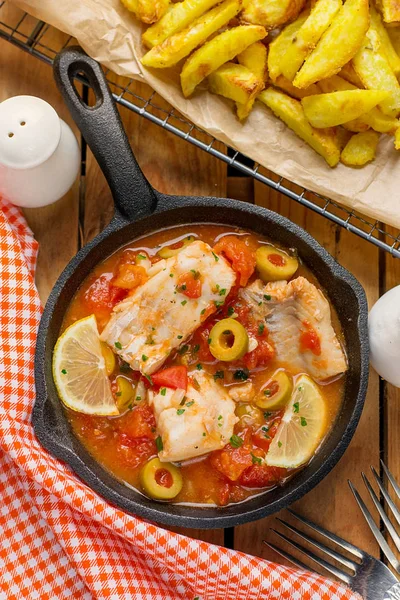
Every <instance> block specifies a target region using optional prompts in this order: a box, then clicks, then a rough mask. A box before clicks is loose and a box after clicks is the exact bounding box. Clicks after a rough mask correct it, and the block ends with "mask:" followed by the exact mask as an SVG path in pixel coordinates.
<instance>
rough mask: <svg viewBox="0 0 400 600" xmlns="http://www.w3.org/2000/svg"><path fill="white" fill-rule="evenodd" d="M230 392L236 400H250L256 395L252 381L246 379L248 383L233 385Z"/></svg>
mask: <svg viewBox="0 0 400 600" xmlns="http://www.w3.org/2000/svg"><path fill="white" fill-rule="evenodd" d="M228 393H229V395H230V397H231V398H232V400H235V402H250V401H251V400H252V399H253V398H254V396H255V392H254V389H253V384H252V382H251V381H246V383H242V384H240V385H232V386H231V387H230V388H229V392H228Z"/></svg>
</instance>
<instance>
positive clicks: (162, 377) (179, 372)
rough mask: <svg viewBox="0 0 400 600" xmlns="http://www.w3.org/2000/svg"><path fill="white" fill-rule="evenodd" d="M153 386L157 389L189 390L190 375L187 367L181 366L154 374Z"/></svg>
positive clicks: (152, 377)
mask: <svg viewBox="0 0 400 600" xmlns="http://www.w3.org/2000/svg"><path fill="white" fill-rule="evenodd" d="M151 379H152V381H153V384H154V385H155V386H156V387H168V388H174V389H180V390H187V385H188V375H187V367H185V366H183V365H181V366H179V365H178V366H176V367H169V368H168V369H163V370H162V371H158V373H154V375H152V376H151Z"/></svg>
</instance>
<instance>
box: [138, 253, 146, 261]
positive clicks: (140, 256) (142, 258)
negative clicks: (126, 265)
mask: <svg viewBox="0 0 400 600" xmlns="http://www.w3.org/2000/svg"><path fill="white" fill-rule="evenodd" d="M136 258H138V259H139V260H146V258H147V256H144V254H138V255H137V256H136Z"/></svg>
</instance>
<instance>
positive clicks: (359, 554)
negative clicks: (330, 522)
mask: <svg viewBox="0 0 400 600" xmlns="http://www.w3.org/2000/svg"><path fill="white" fill-rule="evenodd" d="M287 511H288V512H289V513H290V514H291V515H292V516H293V517H296V519H298V520H299V521H300V523H303V524H304V525H308V527H310V528H311V529H313V530H314V531H316V532H317V533H319V534H320V535H322V536H324V537H325V538H326V539H327V540H329V541H330V542H334V543H335V544H337V545H338V546H340V548H342V549H343V550H347V552H349V553H350V554H352V555H353V556H354V557H355V558H359V559H361V560H362V559H363V558H365V556H366V553H365V552H363V551H362V550H360V549H359V548H357V546H353V544H350V542H347V541H346V540H344V539H343V538H341V537H339V536H338V535H335V534H334V533H331V532H330V531H327V530H326V529H323V527H320V526H319V525H316V524H315V523H313V522H312V521H309V520H308V519H306V518H305V517H301V516H300V515H298V514H297V513H296V512H294V510H292V509H291V508H288V509H287Z"/></svg>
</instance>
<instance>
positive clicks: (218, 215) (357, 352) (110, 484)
mask: <svg viewBox="0 0 400 600" xmlns="http://www.w3.org/2000/svg"><path fill="white" fill-rule="evenodd" d="M78 72H80V73H83V74H84V75H85V76H86V77H87V79H88V80H89V82H90V85H91V86H92V88H93V90H94V92H95V96H96V104H95V106H93V107H88V106H87V105H86V104H84V103H83V101H82V100H81V99H80V97H79V96H78V93H77V92H76V90H75V87H74V84H73V78H74V75H76V74H77V73H78ZM54 73H55V78H56V81H57V85H58V87H59V89H60V91H61V93H62V95H63V96H64V99H65V101H66V103H67V105H68V108H69V110H70V112H71V114H72V116H73V118H74V120H75V122H76V124H77V125H78V127H79V128H80V130H81V131H82V133H83V135H84V137H85V139H86V141H87V143H88V144H89V146H90V148H91V149H92V151H93V153H94V155H95V157H96V159H97V161H98V163H99V165H100V167H101V168H102V170H103V172H104V174H105V176H106V178H107V181H108V183H109V186H110V188H111V191H112V194H113V197H114V201H115V214H114V217H113V219H112V221H111V223H110V225H109V226H108V227H107V228H106V229H105V230H104V231H103V232H102V233H101V234H100V235H98V236H97V237H96V238H95V239H94V240H93V241H92V242H90V243H89V244H87V245H86V246H85V247H84V248H83V249H82V250H80V252H79V253H78V254H77V256H75V258H73V259H72V260H71V262H70V263H69V264H68V266H67V267H66V268H65V269H64V271H63V273H62V274H61V276H60V278H59V279H58V281H57V283H56V285H55V286H54V288H53V290H52V292H51V294H50V297H49V299H48V301H47V304H46V307H45V309H44V313H43V317H42V320H41V323H40V327H39V333H38V340H37V347H36V359H35V377H36V389H37V397H36V403H35V406H34V410H33V417H32V422H33V426H34V430H35V433H36V435H37V437H38V439H39V440H40V442H41V444H42V445H43V446H44V447H45V448H46V449H47V450H49V451H50V452H51V453H52V454H53V455H54V456H56V457H57V458H59V459H62V460H63V461H65V462H66V463H67V464H68V465H69V466H70V467H71V468H72V469H73V470H74V471H75V473H76V474H77V475H79V476H80V477H81V479H83V481H85V482H86V483H87V485H88V486H90V487H91V488H92V489H93V490H95V491H96V492H98V493H99V494H101V495H102V496H103V497H104V498H106V500H108V501H109V502H110V503H112V504H114V505H116V506H118V507H120V508H121V509H123V510H126V511H128V512H130V513H133V514H136V515H139V516H141V517H144V518H147V519H150V520H153V521H156V522H159V523H164V524H167V525H179V526H184V527H196V528H204V529H207V528H216V527H229V526H234V525H238V524H240V523H246V522H247V521H253V520H256V519H260V518H261V517H265V516H266V515H269V514H271V513H274V512H276V511H278V510H280V509H282V508H284V507H286V506H288V505H289V504H291V503H292V502H294V501H295V500H298V499H299V498H301V496H303V495H304V494H305V493H306V492H308V491H309V490H311V488H313V487H314V486H315V485H316V484H317V483H318V482H319V481H321V479H322V478H323V477H325V475H327V473H329V471H330V470H331V469H332V468H333V467H334V466H335V465H336V463H337V462H338V460H339V459H340V457H341V456H342V454H343V453H344V451H345V450H346V448H347V446H348V445H349V442H350V440H351V438H352V436H353V434H354V431H355V429H356V426H357V423H358V420H359V418H360V415H361V411H362V408H363V404H364V398H365V393H366V389H367V379H368V343H367V303H366V298H365V294H364V291H363V289H362V287H361V286H360V284H359V283H358V282H357V281H356V279H355V278H354V277H353V276H352V275H350V273H348V272H347V271H346V270H345V269H343V267H341V266H340V265H338V264H337V263H336V262H335V261H334V260H333V258H332V257H331V256H330V255H329V254H328V253H327V252H326V251H325V250H324V249H323V248H322V247H321V246H320V245H319V244H318V243H317V242H316V241H315V240H314V239H313V238H312V237H311V236H310V235H308V233H306V232H305V231H304V230H303V229H300V228H299V227H297V226H296V225H294V224H293V223H291V222H290V221H289V220H287V219H285V218H283V217H281V216H280V215H278V214H276V213H273V212H271V211H269V210H266V209H264V208H261V207H259V206H253V205H251V204H247V203H242V202H237V201H235V200H227V199H221V198H195V197H184V196H167V195H165V194H160V193H159V192H157V191H156V190H154V189H153V188H152V187H151V186H150V184H149V182H148V181H147V180H146V179H145V177H144V175H143V173H142V172H141V170H140V168H139V166H138V165H137V163H136V160H135V158H134V156H133V154H132V151H131V148H130V146H129V142H128V139H127V137H126V135H125V132H124V130H123V127H122V124H121V122H120V119H119V116H118V112H117V110H116V107H115V104H114V102H113V100H112V97H111V95H110V92H109V90H108V88H107V84H106V82H105V79H104V75H103V72H102V70H101V68H100V66H99V65H98V64H97V63H96V62H95V61H94V60H92V59H91V58H89V57H88V56H87V55H86V54H84V53H83V51H82V50H81V49H80V48H69V49H67V50H65V51H63V52H62V53H61V54H60V55H58V57H57V58H56V61H55V65H54ZM142 143H146V140H142ZM162 168H163V167H162V163H160V169H162ZM186 223H187V224H189V225H188V227H189V229H190V224H191V223H222V224H225V225H232V226H233V227H235V226H239V227H243V228H246V229H250V230H252V231H255V232H256V233H259V234H262V235H265V236H268V237H269V238H270V239H271V240H273V241H276V242H279V243H280V244H282V245H283V246H286V247H295V248H297V249H298V252H299V255H300V257H301V258H302V260H303V261H304V262H305V263H306V265H307V266H308V267H309V268H310V269H311V270H312V271H313V273H314V274H315V275H316V277H317V279H318V280H319V281H320V282H321V284H322V285H323V286H324V288H325V290H326V292H327V293H328V295H329V298H330V300H331V301H332V302H333V304H334V306H335V308H336V310H337V312H338V315H339V319H340V322H341V325H342V328H343V332H344V336H345V341H346V347H347V352H348V359H349V365H350V368H349V372H348V374H347V379H346V387H345V396H344V401H343V406H342V409H341V412H340V415H339V417H338V418H337V421H336V423H335V425H334V427H333V429H332V432H331V433H330V435H329V437H328V438H327V439H326V440H325V442H324V443H323V445H322V447H321V448H320V449H319V451H318V453H317V454H316V456H315V458H314V459H313V460H312V461H311V463H310V464H309V465H308V466H307V467H306V468H305V469H303V470H302V471H300V472H299V473H297V474H296V475H295V476H294V477H293V478H292V479H291V480H290V481H289V482H288V483H287V484H286V485H285V486H284V487H278V488H276V489H274V490H272V491H270V492H267V493H265V494H262V495H260V496H257V497H254V498H252V499H250V500H248V501H247V502H244V503H242V504H238V505H232V506H227V507H224V508H217V507H200V506H199V507H197V506H182V505H169V504H163V503H160V502H156V501H153V500H150V499H149V498H146V497H144V496H142V495H141V494H140V493H138V492H136V491H135V490H133V489H132V488H128V487H127V486H125V485H124V484H122V483H120V482H119V481H117V480H116V479H114V477H112V476H111V475H110V474H108V473H107V472H106V471H105V470H104V469H103V468H102V467H101V466H100V465H99V464H97V463H96V461H94V460H93V459H92V458H91V457H90V455H89V454H88V452H87V451H86V450H85V449H84V447H83V446H82V445H81V443H80V442H79V441H78V440H77V439H76V438H75V437H74V435H73V433H72V431H71V429H70V427H69V424H68V422H67V419H66V416H65V413H64V410H63V408H62V406H61V402H60V400H59V398H58V396H57V392H56V389H55V386H54V383H53V378H52V374H51V361H52V352H53V348H54V345H55V342H56V340H57V337H58V335H59V331H60V327H61V323H62V320H63V317H64V313H65V311H66V309H67V307H68V305H69V303H70V301H71V299H72V297H73V295H74V293H75V291H76V290H77V288H78V287H79V286H80V284H81V283H82V281H83V280H84V278H85V277H86V276H87V275H88V274H89V273H90V271H91V270H92V269H93V267H94V266H95V265H96V264H97V263H99V262H100V261H102V260H103V259H104V258H105V257H107V256H109V255H110V254H112V253H113V252H115V251H116V250H117V249H118V248H120V247H121V246H122V245H124V244H126V243H128V242H131V241H132V240H135V239H136V238H139V237H140V236H143V235H146V234H148V233H151V232H154V231H156V230H159V229H164V228H166V227H171V226H173V225H182V224H186ZM205 485H206V484H205Z"/></svg>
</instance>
